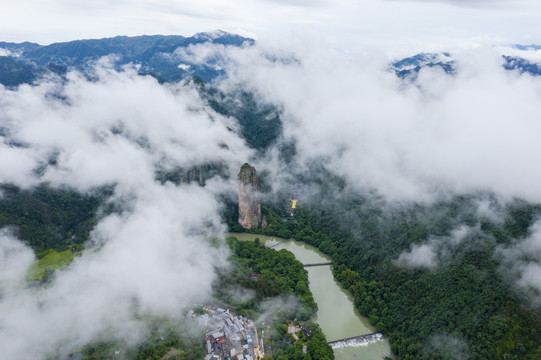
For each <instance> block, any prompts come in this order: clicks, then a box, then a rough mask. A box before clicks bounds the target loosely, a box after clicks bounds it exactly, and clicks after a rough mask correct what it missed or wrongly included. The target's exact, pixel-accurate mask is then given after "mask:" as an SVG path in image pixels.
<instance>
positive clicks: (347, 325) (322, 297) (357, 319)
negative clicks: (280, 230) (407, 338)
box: [231, 233, 391, 360]
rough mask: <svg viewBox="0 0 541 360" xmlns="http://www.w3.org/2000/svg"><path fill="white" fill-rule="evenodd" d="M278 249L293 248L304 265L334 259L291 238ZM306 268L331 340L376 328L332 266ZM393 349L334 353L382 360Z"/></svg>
mask: <svg viewBox="0 0 541 360" xmlns="http://www.w3.org/2000/svg"><path fill="white" fill-rule="evenodd" d="M231 235H232V236H235V237H236V238H237V239H239V240H243V241H253V240H254V239H255V238H256V237H257V238H259V239H260V240H261V242H262V243H265V244H266V245H267V246H271V245H274V244H277V243H279V242H281V241H284V239H280V238H276V237H272V236H265V235H256V234H246V233H232V234H231ZM274 249H276V250H280V249H286V250H289V251H291V252H292V253H293V254H294V255H295V257H296V258H297V260H299V261H300V262H302V263H303V264H307V263H320V262H327V261H330V258H329V257H327V256H325V255H324V254H323V253H321V252H320V251H319V250H318V249H316V248H315V247H313V246H310V245H307V244H305V243H302V242H299V241H294V240H287V241H284V242H282V243H280V244H279V245H278V246H276V247H274ZM306 270H307V271H308V280H309V281H310V290H311V291H312V294H313V296H314V300H315V301H316V303H317V305H318V308H319V310H318V311H317V323H318V324H319V326H321V330H322V331H323V333H324V334H325V336H326V337H327V340H328V341H333V340H339V339H343V338H348V337H353V336H358V335H363V334H368V333H372V332H375V331H376V329H375V328H374V327H373V326H372V325H371V324H370V322H369V321H368V319H366V318H365V317H363V316H361V315H359V313H358V312H357V311H356V310H355V308H354V306H353V299H352V297H351V295H350V294H349V293H348V292H347V291H345V290H344V289H343V288H342V286H341V285H340V284H339V283H338V282H336V280H335V279H334V277H333V275H332V271H331V268H330V266H314V267H307V268H306ZM390 352H391V350H390V347H389V343H388V342H387V341H379V342H376V343H372V344H368V345H365V346H356V347H348V348H343V349H335V350H334V355H335V358H336V359H337V360H346V359H359V360H361V359H362V360H381V359H383V358H384V357H385V355H388V354H390Z"/></svg>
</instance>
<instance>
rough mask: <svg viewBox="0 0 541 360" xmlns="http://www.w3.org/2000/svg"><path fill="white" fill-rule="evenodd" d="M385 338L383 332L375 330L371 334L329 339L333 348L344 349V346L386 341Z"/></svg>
mask: <svg viewBox="0 0 541 360" xmlns="http://www.w3.org/2000/svg"><path fill="white" fill-rule="evenodd" d="M384 340H385V337H384V336H383V334H382V333H379V332H374V333H370V334H365V335H359V336H353V337H349V338H345V339H340V340H334V341H329V345H331V347H332V348H333V349H342V348H345V347H351V346H364V345H368V344H372V343H375V342H378V341H384Z"/></svg>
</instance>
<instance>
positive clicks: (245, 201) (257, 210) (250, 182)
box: [239, 163, 261, 229]
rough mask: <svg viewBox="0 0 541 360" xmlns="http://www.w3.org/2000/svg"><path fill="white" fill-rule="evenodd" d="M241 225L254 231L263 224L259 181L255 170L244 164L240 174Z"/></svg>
mask: <svg viewBox="0 0 541 360" xmlns="http://www.w3.org/2000/svg"><path fill="white" fill-rule="evenodd" d="M239 224H240V225H242V227H243V228H245V229H253V228H257V227H259V225H260V224H261V203H260V202H259V181H258V179H257V173H256V171H255V168H254V167H253V166H251V165H250V164H248V163H244V165H242V167H241V168H240V172H239Z"/></svg>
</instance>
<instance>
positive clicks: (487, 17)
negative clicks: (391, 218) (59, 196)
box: [0, 0, 541, 51]
mask: <svg viewBox="0 0 541 360" xmlns="http://www.w3.org/2000/svg"><path fill="white" fill-rule="evenodd" d="M0 1H1V3H0V4H1V9H2V11H1V12H0V40H3V41H14V42H20V41H25V40H26V41H33V42H38V43H41V44H48V43H51V42H59V41H68V40H74V39H82V38H100V37H110V36H115V35H141V34H180V35H186V36H189V35H192V34H193V33H196V32H200V31H209V30H214V29H222V30H225V31H229V32H235V33H240V34H244V35H251V36H253V37H257V38H259V39H260V40H265V41H267V40H268V41H271V42H274V41H278V42H279V41H280V40H281V39H284V38H288V37H292V36H301V35H302V34H303V33H306V32H308V33H316V34H320V35H321V37H322V39H323V40H324V41H325V42H326V43H328V44H329V46H331V47H335V48H338V49H342V50H352V51H356V50H358V49H362V48H365V47H366V46H373V45H383V46H385V47H387V48H389V47H391V48H393V49H397V50H400V49H402V48H404V47H407V48H412V47H415V48H420V47H427V48H438V47H442V46H445V45H447V44H449V45H450V44H453V45H455V46H456V45H471V44H479V43H483V44H487V43H489V44H494V43H497V44H501V43H541V21H539V20H540V16H541V2H540V1H538V0H512V1H510V0H418V1H412V0H362V1H360V0H332V1H331V0H198V1H186V0H118V1H114V2H111V1H105V0H95V1H82V0H69V1H67V0H49V1H40V0H20V1H17V2H14V1H8V0H0Z"/></svg>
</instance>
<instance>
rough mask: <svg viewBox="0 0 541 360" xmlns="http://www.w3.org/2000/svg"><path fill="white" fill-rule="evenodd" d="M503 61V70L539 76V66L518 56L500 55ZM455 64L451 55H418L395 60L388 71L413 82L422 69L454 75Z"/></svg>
mask: <svg viewBox="0 0 541 360" xmlns="http://www.w3.org/2000/svg"><path fill="white" fill-rule="evenodd" d="M513 47H514V48H516V49H518V50H522V51H537V50H541V45H514V46H513ZM502 57H503V59H504V60H505V61H504V63H503V68H504V69H505V70H517V71H519V72H520V73H521V74H523V73H526V74H530V75H533V76H539V75H541V64H539V63H535V62H532V61H530V60H528V59H525V58H522V57H520V56H509V55H502ZM455 65H456V63H455V61H454V60H453V58H452V56H451V54H449V53H447V52H441V53H420V54H416V55H413V56H410V57H406V58H403V59H399V60H396V61H394V62H392V63H391V64H390V65H389V70H390V71H393V72H394V73H395V74H396V75H397V76H398V77H400V78H401V79H406V80H415V79H416V78H417V75H418V74H419V71H421V69H423V68H440V69H441V70H443V71H444V72H445V73H446V74H448V75H454V74H455V73H456V67H455Z"/></svg>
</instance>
